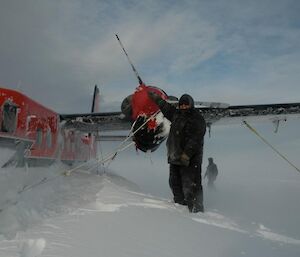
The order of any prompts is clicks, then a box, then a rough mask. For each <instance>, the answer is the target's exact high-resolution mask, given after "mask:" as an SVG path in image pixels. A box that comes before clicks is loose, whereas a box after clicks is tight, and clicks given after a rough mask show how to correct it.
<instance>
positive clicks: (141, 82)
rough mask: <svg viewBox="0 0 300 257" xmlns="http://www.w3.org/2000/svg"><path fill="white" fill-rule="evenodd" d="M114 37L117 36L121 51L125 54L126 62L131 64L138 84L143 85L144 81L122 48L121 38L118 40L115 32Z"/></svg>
mask: <svg viewBox="0 0 300 257" xmlns="http://www.w3.org/2000/svg"><path fill="white" fill-rule="evenodd" d="M116 37H117V39H118V41H119V43H120V46H121V48H122V49H123V51H124V53H125V55H126V57H127V60H128V62H129V64H130V65H131V68H132V70H133V72H134V73H135V76H136V77H137V79H138V81H139V83H140V85H143V84H144V82H143V81H142V79H141V77H140V75H139V74H138V72H137V70H136V69H135V67H134V66H133V64H132V62H131V60H130V58H129V56H128V54H127V52H126V50H125V48H124V46H123V44H122V42H121V40H120V38H119V37H118V35H117V34H116Z"/></svg>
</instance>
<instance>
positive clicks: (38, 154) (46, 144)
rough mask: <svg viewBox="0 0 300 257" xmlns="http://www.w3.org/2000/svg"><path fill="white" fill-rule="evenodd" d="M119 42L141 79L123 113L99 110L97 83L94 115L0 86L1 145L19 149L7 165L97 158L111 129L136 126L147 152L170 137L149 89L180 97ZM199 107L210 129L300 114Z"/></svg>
mask: <svg viewBox="0 0 300 257" xmlns="http://www.w3.org/2000/svg"><path fill="white" fill-rule="evenodd" d="M117 39H118V40H119V38H118V36H117ZM119 42H120V44H121V47H122V49H123V51H124V53H125V54H126V57H127V58H128V61H129V63H130V65H131V66H132V69H133V71H134V72H135V74H136V76H137V78H138V81H139V86H138V87H137V88H136V90H135V92H134V93H133V94H132V95H130V96H128V97H126V98H125V99H124V100H123V102H122V105H121V111H120V112H107V113H100V112H98V110H99V109H98V104H99V90H98V88H97V86H95V90H94V96H93V104H92V109H91V113H86V114H58V113H56V112H55V111H53V110H50V109H48V108H47V107H45V106H43V105H42V104H40V103H37V102H36V101H34V100H32V99H30V98H29V97H28V96H26V95H24V94H22V93H21V92H18V91H15V90H11V89H6V88H0V147H8V148H12V149H14V150H15V154H14V156H12V157H11V158H10V159H9V160H7V162H6V163H5V164H4V166H7V165H11V164H14V165H17V166H24V165H25V164H27V165H29V166H40V165H49V164H51V163H52V162H54V161H55V160H57V159H60V160H61V161H63V162H66V163H69V164H72V163H73V162H75V161H87V160H89V159H91V158H95V157H96V155H97V151H96V141H97V140H100V139H101V138H102V137H101V136H102V133H104V132H107V131H117V130H118V131H120V130H130V129H132V131H133V133H134V135H133V137H132V140H133V141H134V142H135V144H136V147H137V148H138V149H140V150H141V151H144V152H146V151H155V150H156V149H157V148H158V147H159V145H160V144H161V143H162V142H163V141H164V140H165V139H166V137H167V135H168V127H169V123H168V122H167V120H166V119H164V117H163V115H162V114H161V113H160V112H159V108H158V106H157V105H156V104H155V103H153V102H152V101H151V99H149V98H148V91H153V92H156V93H157V94H159V95H160V96H161V97H162V98H163V99H165V100H167V101H169V102H170V103H172V104H174V105H176V104H177V100H176V98H174V97H172V96H168V95H167V94H166V93H165V92H164V91H163V90H161V89H160V88H157V87H153V86H149V85H146V84H145V83H144V82H143V81H142V80H141V78H140V76H139V74H138V73H137V71H136V70H135V68H134V66H133V65H132V63H131V61H130V59H129V57H128V55H127V53H126V51H125V49H124V47H123V45H122V43H121V41H120V40H119ZM195 107H196V108H197V109H198V110H199V111H200V112H202V114H203V116H204V118H205V120H206V123H207V126H208V127H209V128H210V127H211V125H212V124H222V123H224V122H225V123H228V122H234V123H236V122H242V121H252V120H253V119H255V120H257V119H260V120H267V121H271V122H273V123H274V124H277V126H278V124H279V121H281V120H284V121H286V120H287V118H288V117H297V118H299V117H300V103H284V104H265V105H239V106H229V105H227V104H222V103H211V102H195ZM114 137H116V136H110V137H109V138H110V139H113V138H114ZM106 139H107V138H106Z"/></svg>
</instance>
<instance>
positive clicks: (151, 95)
mask: <svg viewBox="0 0 300 257" xmlns="http://www.w3.org/2000/svg"><path fill="white" fill-rule="evenodd" d="M148 96H149V98H150V99H151V100H152V101H153V102H155V103H156V104H158V103H159V102H160V101H161V100H162V98H161V96H160V95H158V94H157V93H155V92H152V91H148Z"/></svg>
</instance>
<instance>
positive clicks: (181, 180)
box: [148, 92, 206, 212]
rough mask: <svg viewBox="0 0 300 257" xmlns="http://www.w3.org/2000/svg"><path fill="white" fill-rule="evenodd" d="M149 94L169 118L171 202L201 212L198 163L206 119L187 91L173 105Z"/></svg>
mask: <svg viewBox="0 0 300 257" xmlns="http://www.w3.org/2000/svg"><path fill="white" fill-rule="evenodd" d="M148 94H149V97H150V98H151V99H152V100H153V101H154V102H155V103H156V104H157V105H158V106H159V108H160V110H161V111H162V113H163V114H164V116H165V117H166V118H167V119H168V120H170V122H171V128H170V132H169V136H168V139H167V149H168V163H169V164H170V177H169V184H170V187H171V190H172V192H173V195H174V202H175V203H178V204H182V205H187V206H188V209H189V211H190V212H199V211H200V212H203V211H204V207H203V191H202V183H201V165H202V156H203V141H204V135H205V132H206V123H205V120H204V118H203V116H202V115H201V114H200V112H199V111H198V110H196V109H195V108H194V100H193V98H192V97H191V96H190V95H187V94H184V95H182V96H181V98H180V99H179V102H178V107H175V106H174V105H171V104H170V103H167V102H166V101H165V100H163V99H162V98H161V97H160V96H159V95H157V94H156V93H153V92H149V93H148Z"/></svg>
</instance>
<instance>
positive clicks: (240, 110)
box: [197, 103, 300, 125]
mask: <svg viewBox="0 0 300 257" xmlns="http://www.w3.org/2000/svg"><path fill="white" fill-rule="evenodd" d="M197 109H199V110H200V111H201V112H202V114H203V116H204V118H205V120H206V122H207V123H208V124H210V125H211V124H213V125H223V124H238V123H241V122H242V121H249V122H260V121H271V122H274V123H275V122H279V121H281V120H283V121H286V120H287V119H288V118H300V103H285V104H262V105H236V106H228V107H225V108H211V107H200V108H197Z"/></svg>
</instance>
